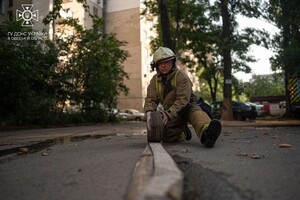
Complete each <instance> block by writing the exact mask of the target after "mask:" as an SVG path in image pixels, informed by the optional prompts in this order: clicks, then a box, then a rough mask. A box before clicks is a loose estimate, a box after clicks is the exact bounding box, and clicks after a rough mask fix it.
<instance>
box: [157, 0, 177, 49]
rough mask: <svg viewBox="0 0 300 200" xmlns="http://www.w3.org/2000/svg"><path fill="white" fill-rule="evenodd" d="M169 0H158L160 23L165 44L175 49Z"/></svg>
mask: <svg viewBox="0 0 300 200" xmlns="http://www.w3.org/2000/svg"><path fill="white" fill-rule="evenodd" d="M166 1H167V0H157V3H158V10H159V15H160V25H161V31H162V41H163V46H165V47H168V48H170V49H173V50H174V47H173V44H172V38H171V28H170V19H169V12H168V6H167V2H166Z"/></svg>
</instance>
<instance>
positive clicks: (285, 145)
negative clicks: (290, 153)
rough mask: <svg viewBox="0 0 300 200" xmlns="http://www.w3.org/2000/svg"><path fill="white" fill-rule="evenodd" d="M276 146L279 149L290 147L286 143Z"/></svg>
mask: <svg viewBox="0 0 300 200" xmlns="http://www.w3.org/2000/svg"><path fill="white" fill-rule="evenodd" d="M278 146H279V148H291V147H292V145H290V144H287V143H284V144H279V145H278Z"/></svg>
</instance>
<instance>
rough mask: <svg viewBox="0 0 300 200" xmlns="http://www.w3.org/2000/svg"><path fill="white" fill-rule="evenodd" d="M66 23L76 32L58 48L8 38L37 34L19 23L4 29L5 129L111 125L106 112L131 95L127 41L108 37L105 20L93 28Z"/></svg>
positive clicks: (0, 108)
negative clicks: (126, 81) (126, 63)
mask: <svg viewBox="0 0 300 200" xmlns="http://www.w3.org/2000/svg"><path fill="white" fill-rule="evenodd" d="M64 24H65V25H66V26H67V27H68V28H72V29H73V30H74V34H73V35H70V36H67V37H66V35H62V37H60V38H57V39H56V40H55V44H54V43H53V42H51V41H48V40H9V39H8V38H9V36H10V34H12V33H30V32H32V30H31V29H24V28H23V27H22V26H21V24H20V23H18V22H5V23H3V24H1V25H0V37H1V40H0V87H1V90H0V122H1V126H16V125H51V124H66V123H84V122H99V121H106V120H108V117H110V116H108V114H107V111H106V109H107V108H113V107H115V106H116V103H117V100H116V99H117V96H118V95H119V94H121V93H124V94H127V93H128V88H127V87H126V85H125V84H124V82H123V81H124V78H128V75H127V74H126V72H124V70H123V66H122V63H123V62H124V61H125V59H126V58H127V56H128V53H127V52H126V51H124V50H122V49H121V47H122V46H124V45H125V44H126V43H125V42H122V41H118V40H117V39H116V37H115V35H114V34H105V33H104V32H103V23H102V20H101V19H95V21H94V25H93V27H92V28H91V29H89V30H86V29H84V28H83V27H82V26H80V25H79V24H78V23H77V21H76V20H74V19H69V20H67V21H65V23H64ZM69 30H70V29H69ZM70 105H71V106H70Z"/></svg>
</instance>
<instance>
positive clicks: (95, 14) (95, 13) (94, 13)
mask: <svg viewBox="0 0 300 200" xmlns="http://www.w3.org/2000/svg"><path fill="white" fill-rule="evenodd" d="M93 15H94V16H98V9H97V8H96V7H93Z"/></svg>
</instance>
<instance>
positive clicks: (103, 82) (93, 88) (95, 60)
mask: <svg viewBox="0 0 300 200" xmlns="http://www.w3.org/2000/svg"><path fill="white" fill-rule="evenodd" d="M61 25H65V26H68V27H69V28H70V27H71V28H72V29H73V35H71V36H69V37H64V35H62V37H61V38H58V39H57V41H56V44H57V46H58V49H59V56H60V57H61V58H62V60H61V62H60V65H59V67H58V68H57V76H58V77H59V78H58V80H60V89H59V90H58V93H57V96H58V97H60V98H59V104H60V105H61V106H59V107H61V112H62V111H63V110H64V107H65V104H66V102H73V103H74V104H75V105H80V111H81V112H83V113H85V116H95V117H96V118H95V119H90V120H93V121H98V120H100V119H99V118H98V117H97V112H100V111H101V110H104V109H105V108H113V107H115V106H116V104H117V101H116V99H117V96H118V95H120V93H124V94H127V93H128V88H127V87H126V85H125V84H124V82H123V80H124V78H128V75H127V73H126V72H125V71H124V70H123V66H122V65H121V64H122V63H123V62H124V61H125V59H126V58H127V56H128V52H127V51H125V50H122V49H121V47H122V46H124V45H125V44H126V42H124V41H118V40H117V39H116V36H115V35H114V34H105V33H104V31H103V22H102V20H101V19H98V18H94V24H93V27H92V28H91V29H84V28H83V27H82V26H81V25H79V24H78V22H77V20H76V19H68V20H65V21H64V22H62V24H61ZM100 117H101V116H100Z"/></svg>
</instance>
